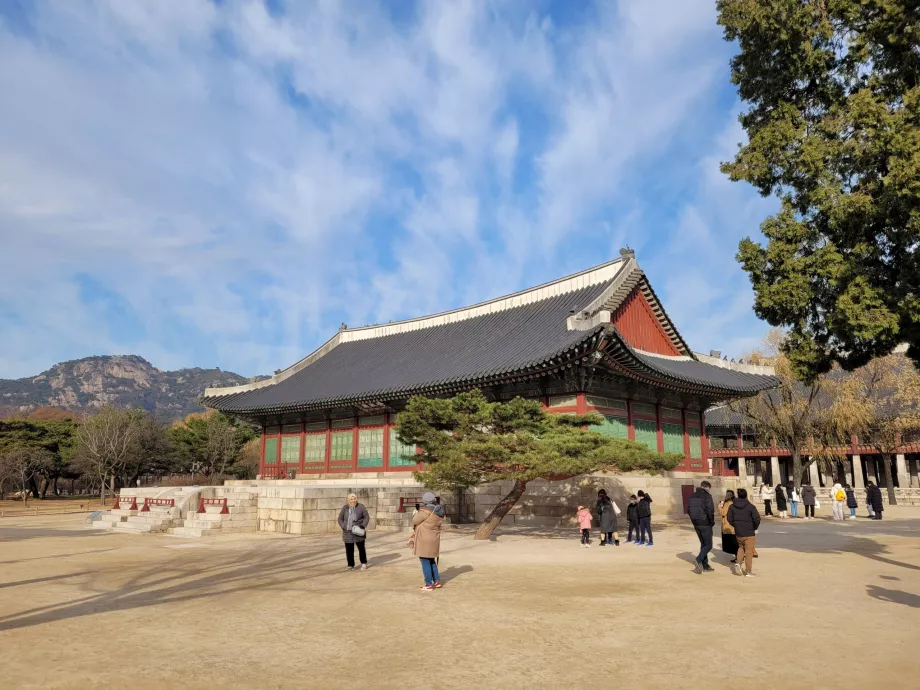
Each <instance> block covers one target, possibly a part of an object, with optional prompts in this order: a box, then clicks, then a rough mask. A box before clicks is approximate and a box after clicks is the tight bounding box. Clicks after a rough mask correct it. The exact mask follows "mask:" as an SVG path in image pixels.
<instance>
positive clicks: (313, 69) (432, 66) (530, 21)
mask: <svg viewBox="0 0 920 690" xmlns="http://www.w3.org/2000/svg"><path fill="white" fill-rule="evenodd" d="M578 10H579V11H574V7H573V4H570V3H564V2H560V3H553V2H548V1H547V2H542V3H536V4H534V5H532V6H531V5H528V4H523V3H493V2H489V3H484V2H474V1H471V0H470V1H466V2H456V3H442V2H418V3H415V4H413V3H402V2H394V3H384V2H381V3H373V2H343V3H331V2H324V1H319V0H317V1H316V2H277V1H276V2H272V3H270V4H265V3H263V2H257V1H249V2H247V1H243V0H240V1H234V0H228V1H226V2H220V3H215V2H211V1H210V0H162V1H161V2H156V3H129V2H120V1H118V0H95V1H94V0H80V1H77V0H75V1H74V2H69V3H56V2H35V3H26V4H23V5H20V4H13V5H2V6H0V64H3V65H4V69H2V70H0V94H2V97H3V102H4V107H3V108H0V239H2V246H3V251H2V252H0V331H2V332H3V334H4V343H3V347H2V349H0V376H6V377H12V376H25V375H28V374H33V373H37V372H38V371H40V370H42V369H44V368H46V367H47V366H48V365H50V364H52V363H53V362H55V361H57V360H59V359H64V358H74V357H80V356H85V355H89V354H97V353H111V352H136V353H138V354H141V355H144V356H147V357H148V358H150V359H151V360H152V361H154V363H155V364H157V365H158V366H161V367H179V366H196V365H197V366H208V365H218V366H221V367H223V368H226V369H232V370H235V371H239V372H241V373H244V374H255V373H260V372H268V371H272V370H274V369H276V368H278V367H281V366H284V365H286V364H288V363H290V362H291V361H293V360H294V359H296V358H297V357H299V356H301V355H302V354H303V353H304V352H306V351H309V350H311V349H312V348H313V347H315V346H316V345H317V344H319V343H320V342H322V341H324V340H325V339H326V338H327V337H328V336H329V335H330V334H331V333H332V332H333V331H334V329H335V328H336V327H337V326H338V324H339V322H340V321H343V320H344V321H347V322H348V323H350V324H351V325H361V324H363V323H370V322H375V321H385V320H390V319H395V318H400V317H404V316H411V315H416V314H420V313H424V312H428V311H431V310H435V309H444V308H450V307H454V306H458V305H460V304H463V303H468V302H470V301H474V300H480V299H484V298H487V297H489V296H493V295H496V294H501V293H502V292H506V291H510V290H515V289H520V288H522V287H525V286H527V285H529V284H534V283H537V282H541V281H544V280H547V279H550V278H552V277H555V276H558V275H561V274H563V273H565V272H568V271H571V270H576V269H578V268H583V267H585V266H587V265H590V264H591V263H596V262H599V261H602V260H604V259H606V258H608V257H610V256H611V254H612V253H613V252H614V251H615V250H616V248H617V247H618V246H619V245H620V244H623V243H629V244H630V245H631V246H634V247H636V248H638V249H639V250H640V254H639V259H640V262H641V263H642V264H643V265H645V266H646V267H647V268H648V270H649V273H650V275H651V277H652V279H653V281H654V282H655V284H656V286H658V287H659V291H661V292H663V293H664V297H665V299H666V304H667V305H668V308H669V311H670V312H672V313H673V315H674V316H675V318H676V319H677V320H678V325H679V326H681V328H682V329H683V330H684V332H685V335H686V336H687V337H688V339H689V340H690V342H691V344H692V345H694V346H696V347H699V348H708V347H719V346H720V345H722V347H723V349H726V350H728V349H729V347H730V345H729V346H726V345H725V343H726V342H728V343H731V342H738V341H737V339H738V338H739V337H744V338H747V337H756V335H757V334H759V333H760V332H761V331H762V330H763V327H762V326H761V325H760V324H758V323H757V322H756V321H755V320H754V319H753V317H752V316H751V314H750V310H749V306H750V295H749V292H747V291H746V290H748V288H746V281H745V278H744V275H743V274H742V273H741V272H740V270H739V269H738V268H737V266H736V265H735V264H734V262H733V261H732V260H731V256H732V254H733V253H734V250H735V247H736V245H737V241H738V239H739V238H740V237H741V236H743V235H744V234H750V233H756V231H757V223H758V222H759V219H760V218H761V217H762V215H763V214H764V208H765V206H764V204H765V203H768V202H763V201H762V200H760V199H759V198H758V197H756V195H755V194H754V193H753V192H752V191H750V190H747V189H744V188H742V187H739V186H737V185H730V184H729V183H728V182H727V181H725V180H724V178H723V177H721V175H720V173H718V170H717V163H718V160H720V159H724V158H727V157H729V156H730V155H731V149H732V148H733V146H734V144H735V143H736V142H737V141H738V139H739V136H740V134H741V132H740V130H738V128H737V126H736V125H733V124H732V121H733V118H734V113H735V112H736V108H737V105H736V104H735V103H734V98H733V96H732V93H731V89H730V85H728V69H727V60H728V56H729V55H730V51H731V48H730V47H729V46H727V45H726V44H725V43H724V42H723V41H722V40H721V36H720V32H719V30H718V27H717V26H716V24H715V16H714V10H713V6H712V3H711V1H710V0H621V1H620V2H618V3H603V2H602V3H598V4H597V5H596V6H586V5H585V6H580V7H579V8H578ZM87 276H89V277H90V278H91V280H87V279H86V277H87ZM749 334H753V335H749ZM739 347H740V346H739Z"/></svg>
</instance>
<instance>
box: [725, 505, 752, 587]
mask: <svg viewBox="0 0 920 690" xmlns="http://www.w3.org/2000/svg"><path fill="white" fill-rule="evenodd" d="M726 517H727V519H728V522H729V524H730V525H731V526H732V527H733V528H734V530H735V535H736V536H737V539H738V557H737V560H738V562H737V563H735V564H734V566H733V568H736V569H737V570H736V572H737V573H738V574H739V575H744V576H745V577H754V572H753V568H754V552H755V550H756V546H757V530H758V529H759V528H760V513H758V512H757V508H756V507H755V506H754V504H753V503H751V502H750V501H749V500H748V497H747V490H746V489H738V497H737V498H736V499H735V500H734V501H732V505H731V507H730V508H729V509H728V515H727V516H726ZM742 561H744V567H743V568H742V566H741V563H742Z"/></svg>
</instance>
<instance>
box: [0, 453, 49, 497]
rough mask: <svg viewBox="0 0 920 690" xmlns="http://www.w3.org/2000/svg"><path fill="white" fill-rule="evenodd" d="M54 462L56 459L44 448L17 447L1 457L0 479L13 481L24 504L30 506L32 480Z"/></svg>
mask: <svg viewBox="0 0 920 690" xmlns="http://www.w3.org/2000/svg"><path fill="white" fill-rule="evenodd" d="M52 462H54V457H53V456H52V455H51V453H49V452H48V451H47V450H45V449H44V448H35V447H29V446H16V447H13V448H11V449H10V450H8V451H7V452H6V453H4V454H3V455H2V456H0V477H5V478H8V479H9V480H12V482H13V484H14V485H16V486H18V487H19V491H20V496H21V497H22V502H23V503H24V504H26V505H28V498H29V491H30V489H31V486H32V479H33V478H34V477H35V475H36V474H37V473H39V472H41V471H43V469H45V468H46V467H47V466H48V465H50V464H51V463H52ZM0 481H2V479H0Z"/></svg>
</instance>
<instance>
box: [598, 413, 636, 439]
mask: <svg viewBox="0 0 920 690" xmlns="http://www.w3.org/2000/svg"><path fill="white" fill-rule="evenodd" d="M591 428H592V429H594V430H596V431H599V432H600V433H602V434H604V435H605V436H613V437H614V438H629V422H628V421H627V419H626V417H620V416H617V415H612V414H605V415H604V422H603V424H599V425H597V426H593V427H591Z"/></svg>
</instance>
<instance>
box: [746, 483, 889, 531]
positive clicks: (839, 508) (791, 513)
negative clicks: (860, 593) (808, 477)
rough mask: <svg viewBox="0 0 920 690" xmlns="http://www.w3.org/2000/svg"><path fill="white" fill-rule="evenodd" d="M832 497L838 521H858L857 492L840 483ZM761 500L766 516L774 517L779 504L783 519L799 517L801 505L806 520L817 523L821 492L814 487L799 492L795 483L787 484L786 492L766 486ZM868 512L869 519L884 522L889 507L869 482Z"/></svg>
mask: <svg viewBox="0 0 920 690" xmlns="http://www.w3.org/2000/svg"><path fill="white" fill-rule="evenodd" d="M828 497H829V498H830V501H831V511H832V513H833V516H834V520H838V521H839V520H844V519H848V520H855V519H856V509H857V508H858V507H859V503H858V502H857V500H856V492H855V491H854V490H853V488H852V487H851V486H850V485H849V484H841V483H840V482H836V483H835V484H834V485H833V486H832V487H831V488H830V489H829V490H828ZM760 498H761V499H762V500H763V510H764V515H765V516H769V517H772V516H773V501H774V500H775V501H776V511H777V513H779V517H780V518H787V517H794V518H795V517H798V516H799V503H801V504H802V506H803V507H804V509H805V519H806V520H814V519H815V508H816V507H820V501H819V500H818V492H817V491H816V490H815V487H814V486H812V485H811V484H803V485H802V487H801V491H799V490H797V489H796V487H795V484H794V483H793V481H792V480H789V482H788V483H787V484H786V486H785V488H784V487H783V486H782V485H778V486H777V487H776V488H773V487H772V486H770V484H769V483H767V482H764V483H763V484H761V485H760ZM844 508H848V509H849V511H850V515H849V517H845V516H844ZM866 508H867V509H868V512H869V517H870V518H872V519H875V520H881V519H882V511H883V510H884V509H885V506H884V505H883V503H882V491H881V489H879V487H878V486H876V485H875V484H874V483H873V482H867V485H866ZM787 510H788V515H787Z"/></svg>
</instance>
